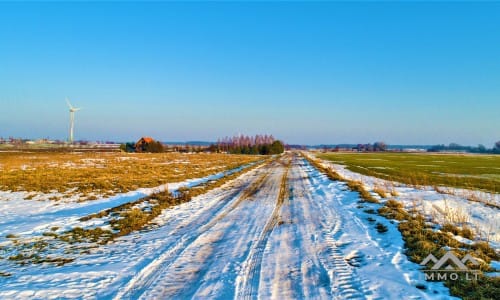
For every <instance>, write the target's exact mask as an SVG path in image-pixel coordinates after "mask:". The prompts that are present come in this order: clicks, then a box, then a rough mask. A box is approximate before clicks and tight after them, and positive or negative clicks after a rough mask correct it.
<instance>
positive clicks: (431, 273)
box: [420, 251, 479, 281]
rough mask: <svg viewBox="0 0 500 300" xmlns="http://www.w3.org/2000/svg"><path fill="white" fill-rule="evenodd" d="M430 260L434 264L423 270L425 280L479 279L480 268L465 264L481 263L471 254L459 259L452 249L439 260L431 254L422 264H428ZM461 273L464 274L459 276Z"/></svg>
mask: <svg viewBox="0 0 500 300" xmlns="http://www.w3.org/2000/svg"><path fill="white" fill-rule="evenodd" d="M430 262H432V263H433V264H434V265H433V266H432V267H431V268H430V269H426V270H423V271H424V274H425V280H431V281H441V280H457V279H459V278H464V279H465V280H474V279H477V276H478V274H479V271H478V270H471V269H469V268H468V267H467V266H466V265H465V264H466V263H467V262H469V263H471V264H472V265H475V266H477V265H479V263H478V262H477V260H476V259H474V257H472V256H471V255H470V254H467V255H465V256H464V258H462V260H460V259H458V257H456V256H455V254H453V252H451V251H448V252H446V254H445V255H444V256H443V257H441V259H439V260H438V259H437V258H436V257H435V256H434V255H432V254H429V255H427V257H426V258H425V259H424V260H423V261H422V262H421V263H420V265H421V266H427V264H429V263H430ZM459 274H462V276H459Z"/></svg>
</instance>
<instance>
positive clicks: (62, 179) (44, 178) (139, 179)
mask: <svg viewBox="0 0 500 300" xmlns="http://www.w3.org/2000/svg"><path fill="white" fill-rule="evenodd" d="M259 159H261V158H260V157H258V156H250V155H226V154H216V153H197V154H183V153H158V154H151V153H141V154H130V153H96V152H92V153H78V152H77V153H26V152H15V153H11V152H4V153H0V166H1V167H0V189H1V190H11V191H26V192H30V193H29V194H28V195H27V197H26V198H27V199H37V194H38V193H40V192H41V193H45V194H50V193H58V194H55V195H53V196H51V200H59V199H61V197H67V196H71V195H79V196H80V200H93V199H97V198H98V197H102V196H111V195H114V194H116V193H123V192H128V191H131V190H136V189H138V188H142V187H155V186H159V185H161V184H165V183H167V182H179V181H183V180H186V179H190V178H198V177H204V176H207V175H210V174H214V173H217V172H222V171H224V170H228V169H232V168H236V167H238V166H241V165H244V164H247V163H250V162H253V161H257V160H259Z"/></svg>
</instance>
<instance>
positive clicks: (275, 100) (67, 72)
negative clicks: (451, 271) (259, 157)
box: [0, 2, 500, 147]
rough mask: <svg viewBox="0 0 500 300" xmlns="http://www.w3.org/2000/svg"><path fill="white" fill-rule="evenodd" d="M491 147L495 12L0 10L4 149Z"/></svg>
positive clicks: (391, 7) (310, 7)
mask: <svg viewBox="0 0 500 300" xmlns="http://www.w3.org/2000/svg"><path fill="white" fill-rule="evenodd" d="M66 96H68V97H69V98H70V100H71V101H72V102H73V105H74V106H77V107H83V110H81V111H79V112H77V113H76V124H75V139H87V140H116V141H128V140H136V139H137V138H138V137H140V136H142V135H150V136H153V137H155V138H157V139H160V140H165V141H187V140H207V141H213V140H216V139H217V138H218V137H222V136H226V135H233V134H237V133H243V134H249V135H253V134H257V133H262V134H264V133H270V134H273V135H274V136H276V137H278V138H281V139H283V140H284V141H285V142H289V143H304V144H305V143H307V144H319V143H358V142H359V143H361V142H363V143H366V142H374V141H377V140H383V141H386V142H387V143H389V144H435V143H450V142H457V143H461V144H467V145H476V144H478V143H482V144H485V145H486V146H487V147H491V146H492V145H493V143H494V142H495V141H497V140H500V2H496V3H492V2H482V3H472V2H471V3H467V2H459V3H450V2H444V3H432V2H415V3H408V2H406V3H393V2H380V3H377V2H375V3H373V2H359V3H352V2H341V3H338V2H334V3H325V2H314V3H306V2H303V3H297V2H292V3H291V2H288V3H286V2H274V3H272V2H258V3H243V2H236V3H227V2H217V3H199V2H198V3H197V2H189V3H169V2H163V3H158V2H150V3H138V2H137V3H134V2H126V3H119V2H107V3H97V2H90V3H67V2H64V3H61V2H52V3H36V2H30V3H16V2H12V3H3V2H2V3H0V136H3V137H8V136H15V137H26V138H43V137H49V138H54V139H56V138H57V139H66V138H67V136H68V123H69V112H68V109H67V106H66V103H65V100H64V99H65V97H66Z"/></svg>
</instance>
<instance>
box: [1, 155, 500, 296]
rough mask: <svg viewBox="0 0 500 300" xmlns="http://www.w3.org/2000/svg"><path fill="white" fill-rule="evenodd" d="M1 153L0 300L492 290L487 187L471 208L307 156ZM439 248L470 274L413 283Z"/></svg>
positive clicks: (499, 236) (494, 236)
mask: <svg viewBox="0 0 500 300" xmlns="http://www.w3.org/2000/svg"><path fill="white" fill-rule="evenodd" d="M393 155H395V154H393ZM406 156H408V155H407V154H406ZM0 157H1V158H2V160H1V161H0V163H1V164H2V166H1V170H2V173H1V174H2V181H1V184H2V186H3V187H2V188H0V204H1V205H2V210H0V286H2V289H0V298H1V299H50V298H64V299H66V298H80V299H191V298H203V299H206V298H210V299H214V298H215V299H242V298H245V299H249V298H252V299H255V298H262V299H366V298H368V299H370V298H374V299H409V298H414V299H433V298H438V299H450V298H451V299H456V298H452V297H450V295H454V296H458V297H461V298H467V297H469V298H471V299H472V298H474V299H475V298H478V299H479V298H482V299H493V298H494V297H495V295H497V294H498V286H499V284H500V279H498V276H497V275H495V274H498V272H499V271H500V262H499V260H500V255H499V254H500V227H499V223H498V220H500V212H499V211H498V208H497V204H498V203H500V197H498V194H490V195H493V196H492V198H491V201H490V202H489V203H485V202H481V201H470V200H469V199H468V198H467V197H464V196H462V195H455V194H445V193H441V192H440V191H438V190H436V189H435V188H432V187H431V188H429V187H422V186H418V185H416V184H415V185H404V184H398V183H397V182H393V181H390V180H383V179H380V178H376V177H373V176H367V175H362V174H359V173H355V172H352V171H350V170H347V169H346V168H345V167H343V166H339V165H337V164H334V163H332V162H330V161H326V160H319V159H317V158H315V157H314V154H312V153H309V152H301V153H298V152H288V153H285V154H283V155H277V156H238V155H224V154H174V153H168V154H123V153H1V156H0ZM345 157H348V156H345ZM357 157H363V158H365V157H366V158H371V159H372V160H373V159H374V156H364V155H358V156H357ZM379 157H380V156H379ZM401 157H404V155H402V156H401ZM408 157H413V156H411V155H409V156H408ZM415 157H417V158H420V157H421V156H415ZM422 157H423V156H422ZM438 157H444V156H438ZM375 158H378V157H376V156H375ZM425 158H426V159H428V157H427V156H426V157H425ZM452 158H453V157H452ZM386 160H389V159H388V158H387V159H386ZM407 160H408V159H407ZM414 160H415V159H414ZM434 160H436V159H434ZM444 160H445V159H444V158H442V159H441V161H444ZM419 164H420V163H419ZM449 164H450V165H453V163H451V162H449ZM456 164H459V163H458V162H457V163H456ZM376 166H377V167H380V161H379V165H376ZM393 167H394V168H396V163H394V164H393ZM400 167H403V168H404V165H403V164H402V163H401V162H400V165H399V166H398V168H400ZM457 172H458V171H457ZM111 179H112V180H111ZM70 183H72V184H70ZM166 183H168V189H167V187H166V186H165V184H166ZM97 187H99V189H98V190H97ZM16 191H19V192H16ZM28 191H29V192H28ZM93 196H94V197H93ZM95 198H97V199H95ZM55 200H58V201H55ZM449 249H452V251H453V253H455V254H456V255H457V257H458V258H459V259H464V257H465V255H466V254H470V255H472V256H473V257H474V258H477V259H478V261H480V263H479V264H478V265H473V266H470V267H471V268H473V269H471V270H470V271H474V272H476V271H477V272H481V273H480V277H479V279H477V281H475V282H469V281H467V280H465V279H464V280H462V279H460V280H458V281H453V280H439V281H428V280H425V278H424V277H423V271H422V268H423V267H422V266H421V265H420V263H421V262H422V261H423V260H424V258H425V257H426V256H427V255H428V254H433V255H434V256H436V257H444V255H445V253H446V250H449Z"/></svg>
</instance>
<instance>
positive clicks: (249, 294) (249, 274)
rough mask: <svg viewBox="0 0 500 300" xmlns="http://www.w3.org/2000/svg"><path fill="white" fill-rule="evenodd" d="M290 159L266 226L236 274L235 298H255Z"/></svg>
mask: <svg viewBox="0 0 500 300" xmlns="http://www.w3.org/2000/svg"><path fill="white" fill-rule="evenodd" d="M289 168H290V161H288V163H287V165H286V168H285V171H284V173H283V175H282V179H281V184H280V191H279V194H278V199H277V200H276V204H275V207H274V209H273V212H272V214H271V216H270V217H269V219H268V221H267V223H266V226H265V227H264V228H263V230H262V232H261V234H260V236H259V238H258V240H257V242H256V243H255V246H254V247H253V248H252V249H251V250H250V252H249V254H248V257H247V259H246V261H245V262H244V263H243V268H242V272H241V273H240V274H239V275H238V278H237V284H236V290H235V298H236V299H252V298H257V296H258V290H259V281H260V270H261V268H262V256H263V254H264V250H265V247H266V244H267V240H268V238H269V236H270V235H271V232H272V230H273V228H274V227H275V226H276V225H277V224H278V220H279V212H280V210H281V206H282V205H283V203H284V201H285V198H286V196H287V178H288V170H289Z"/></svg>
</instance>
